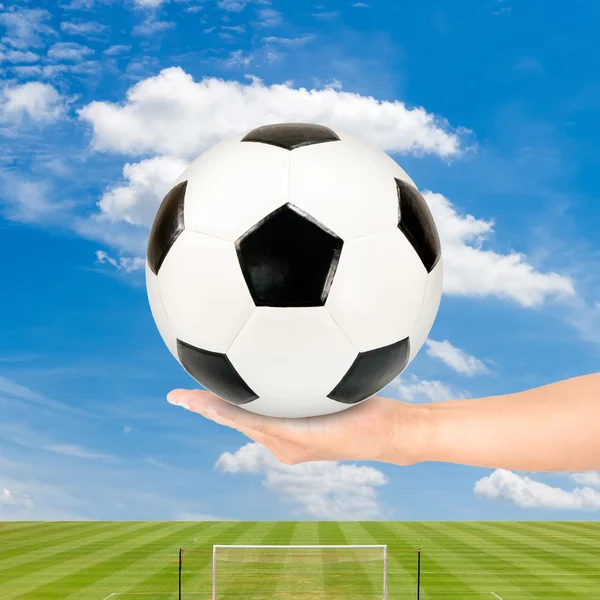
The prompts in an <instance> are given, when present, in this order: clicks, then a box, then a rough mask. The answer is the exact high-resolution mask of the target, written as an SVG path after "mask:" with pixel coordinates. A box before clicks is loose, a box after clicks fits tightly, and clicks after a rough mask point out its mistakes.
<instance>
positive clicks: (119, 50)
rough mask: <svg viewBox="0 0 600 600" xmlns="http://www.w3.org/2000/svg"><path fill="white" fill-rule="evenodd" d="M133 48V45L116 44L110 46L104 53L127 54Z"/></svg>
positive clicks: (113, 54)
mask: <svg viewBox="0 0 600 600" xmlns="http://www.w3.org/2000/svg"><path fill="white" fill-rule="evenodd" d="M130 50H131V46H126V45H124V44H116V45H114V46H110V47H109V48H107V49H106V50H105V51H104V54H106V55H107V56H118V55H120V54H125V53H126V52H129V51H130Z"/></svg>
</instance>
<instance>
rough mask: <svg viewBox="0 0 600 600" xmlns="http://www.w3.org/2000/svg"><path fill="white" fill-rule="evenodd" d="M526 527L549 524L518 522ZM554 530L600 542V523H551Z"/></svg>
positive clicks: (545, 522)
mask: <svg viewBox="0 0 600 600" xmlns="http://www.w3.org/2000/svg"><path fill="white" fill-rule="evenodd" d="M517 522H518V523H523V524H526V525H538V524H539V525H547V524H548V522H547V521H544V522H540V521H517ZM550 523H551V525H552V528H553V529H555V530H556V531H564V532H567V533H572V534H574V535H575V536H576V537H582V538H584V539H587V540H590V541H595V542H600V523H599V522H596V521H551V522H550Z"/></svg>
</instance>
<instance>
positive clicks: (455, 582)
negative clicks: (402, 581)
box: [363, 521, 479, 600]
mask: <svg viewBox="0 0 600 600" xmlns="http://www.w3.org/2000/svg"><path fill="white" fill-rule="evenodd" d="M411 525H412V524H408V523H388V522H378V521H373V522H368V523H363V527H364V528H365V529H366V530H367V531H369V532H370V533H371V535H373V536H375V537H376V538H377V539H380V540H387V542H385V543H387V544H388V548H390V549H392V550H402V549H404V548H407V547H410V546H415V545H416V546H418V547H422V548H423V549H424V550H423V552H424V553H423V554H422V556H421V559H422V562H421V568H422V569H425V568H428V569H430V570H432V571H436V575H435V576H434V575H430V576H427V577H423V576H422V577H421V597H422V598H429V597H435V593H436V592H437V591H439V590H442V591H443V593H444V594H446V595H445V596H444V597H445V598H448V600H450V596H452V595H453V594H456V595H457V596H456V597H457V598H458V597H460V594H461V593H466V594H476V593H477V592H478V591H479V590H476V589H475V588H472V587H471V586H470V585H469V582H468V579H467V578H465V577H464V576H462V575H454V573H453V572H452V569H449V568H448V565H447V564H446V562H445V561H441V560H438V555H437V554H436V553H435V552H434V548H435V543H434V542H433V541H432V540H431V539H430V538H429V537H427V536H426V535H425V533H427V532H426V531H424V530H422V529H420V528H415V527H412V526H411ZM388 558H389V560H390V565H394V567H397V566H398V564H399V563H400V561H402V560H403V558H402V555H395V554H394V553H393V552H392V553H390V555H389V557H388ZM414 568H415V578H414V590H416V589H417V582H416V571H417V565H416V564H415V567H414ZM422 575H423V573H422ZM402 589H403V588H402ZM392 593H393V590H392ZM405 596H406V594H405ZM409 597H410V596H409Z"/></svg>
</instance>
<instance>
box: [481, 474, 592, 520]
mask: <svg viewBox="0 0 600 600" xmlns="http://www.w3.org/2000/svg"><path fill="white" fill-rule="evenodd" d="M473 491H474V492H475V494H476V495H477V496H480V497H482V498H487V499H488V500H500V501H504V502H508V503H510V504H516V505H517V506H520V507H523V508H546V509H552V510H600V492H598V491H596V490H594V489H592V488H591V487H577V488H575V489H573V490H570V491H568V490H564V489H562V488H558V487H552V486H549V485H548V484H546V483H542V482H541V481H535V480H534V479H531V478H530V477H529V476H526V475H518V474H517V473H513V472H512V471H506V470H504V469H497V470H496V471H494V472H493V473H492V474H491V475H488V476H487V477H483V478H482V479H480V480H479V481H477V482H476V483H475V487H474V488H473Z"/></svg>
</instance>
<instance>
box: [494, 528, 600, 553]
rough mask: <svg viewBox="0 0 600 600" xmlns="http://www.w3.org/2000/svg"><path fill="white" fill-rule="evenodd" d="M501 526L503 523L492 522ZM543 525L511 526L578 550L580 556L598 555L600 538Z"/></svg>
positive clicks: (565, 547)
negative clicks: (591, 537) (590, 537)
mask: <svg viewBox="0 0 600 600" xmlns="http://www.w3.org/2000/svg"><path fill="white" fill-rule="evenodd" d="M492 524H494V525H497V526H501V523H492ZM540 525H542V526H541V527H539V526H536V524H535V523H520V522H519V523H511V524H510V528H511V529H513V530H515V531H517V530H518V531H522V532H523V533H524V534H529V535H533V536H534V537H535V538H536V539H540V540H544V541H547V542H549V543H550V544H553V543H558V544H560V547H561V549H569V550H572V551H573V552H576V553H577V554H578V555H579V556H581V555H582V554H584V555H585V554H588V555H592V556H594V557H597V556H598V547H599V546H600V538H599V539H597V540H594V539H588V538H585V537H584V536H583V535H581V534H576V533H570V532H568V531H563V530H561V529H560V528H558V527H554V524H552V525H550V526H549V525H548V524H543V523H540Z"/></svg>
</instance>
